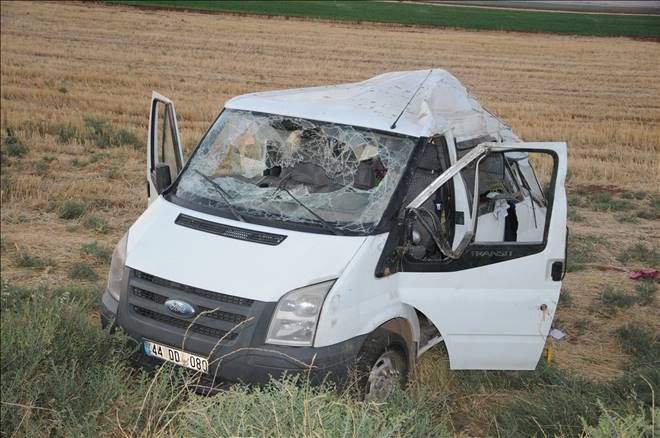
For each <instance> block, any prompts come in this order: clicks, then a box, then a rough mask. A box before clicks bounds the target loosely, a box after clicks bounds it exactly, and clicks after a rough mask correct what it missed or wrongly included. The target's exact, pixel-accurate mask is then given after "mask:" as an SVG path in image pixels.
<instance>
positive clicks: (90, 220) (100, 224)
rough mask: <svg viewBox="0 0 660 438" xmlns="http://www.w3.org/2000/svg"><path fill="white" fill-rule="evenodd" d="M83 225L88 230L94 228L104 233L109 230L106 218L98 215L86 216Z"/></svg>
mask: <svg viewBox="0 0 660 438" xmlns="http://www.w3.org/2000/svg"><path fill="white" fill-rule="evenodd" d="M83 226H84V227H85V228H87V229H88V230H93V231H96V232H98V233H102V234H105V233H107V232H108V223H107V222H106V221H105V219H103V218H101V217H98V216H88V217H86V218H85V220H84V221H83Z"/></svg>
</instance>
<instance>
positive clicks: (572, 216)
mask: <svg viewBox="0 0 660 438" xmlns="http://www.w3.org/2000/svg"><path fill="white" fill-rule="evenodd" d="M568 219H569V220H570V221H572V222H584V221H585V220H586V218H585V217H584V216H582V215H581V214H580V212H578V211H577V210H576V209H574V208H571V209H569V210H568Z"/></svg>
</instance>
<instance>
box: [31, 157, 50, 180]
mask: <svg viewBox="0 0 660 438" xmlns="http://www.w3.org/2000/svg"><path fill="white" fill-rule="evenodd" d="M47 172H48V163H47V162H46V161H45V160H44V159H41V160H38V161H35V162H34V174H35V175H37V176H44V175H45V174H46V173H47Z"/></svg>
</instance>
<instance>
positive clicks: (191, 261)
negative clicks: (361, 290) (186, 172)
mask: <svg viewBox="0 0 660 438" xmlns="http://www.w3.org/2000/svg"><path fill="white" fill-rule="evenodd" d="M180 214H184V215H187V216H191V217H193V218H197V219H202V220H205V221H210V222H213V223H217V224H224V225H228V226H232V227H237V228H242V229H245V230H255V231H261V232H264V233H271V234H277V235H281V236H286V238H285V239H284V240H283V241H282V242H281V243H279V244H277V245H269V244H265V243H256V242H251V241H246V240H241V239H237V238H229V237H225V236H221V235H216V234H211V233H209V232H206V231H200V230H198V229H193V228H189V227H186V226H182V225H178V224H176V223H175V220H176V219H177V217H179V215H180ZM366 239H367V238H366V237H364V236H331V235H324V234H314V233H304V232H299V231H292V230H284V229H278V228H271V227H264V226H260V225H255V224H250V223H244V222H238V221H233V220H230V219H225V218H221V217H217V216H212V215H208V214H204V213H201V212H198V211H195V210H190V209H186V208H183V207H180V206H178V205H175V204H172V203H170V202H168V201H167V200H165V199H163V197H159V198H158V199H157V200H155V201H154V202H153V203H152V204H151V206H149V208H148V209H147V210H146V211H145V212H144V213H143V214H142V216H140V218H139V219H138V220H137V221H136V222H135V223H134V224H133V225H132V226H131V228H130V231H129V235H128V246H127V259H126V265H127V266H128V267H130V268H133V269H137V270H139V271H142V272H146V273H148V274H151V275H155V276H157V277H161V278H164V279H167V280H170V281H174V282H177V283H181V284H186V285H189V286H193V287H197V288H200V289H206V290H209V291H213V292H219V293H223V294H227V295H234V296H238V297H244V298H250V299H253V300H259V301H277V300H279V299H280V297H282V295H284V294H285V293H287V292H289V291H291V290H293V289H297V288H300V287H303V286H306V285H309V284H314V283H318V282H321V281H325V280H331V279H335V278H338V277H339V276H340V275H341V273H342V272H343V270H344V269H345V268H346V266H347V265H348V263H349V262H350V261H351V259H352V258H353V256H354V255H355V253H356V252H357V251H358V249H359V248H360V246H361V245H362V244H363V243H364V241H365V240H366Z"/></svg>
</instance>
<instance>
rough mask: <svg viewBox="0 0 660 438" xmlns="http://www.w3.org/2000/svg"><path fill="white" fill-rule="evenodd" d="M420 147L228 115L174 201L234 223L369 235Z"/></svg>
mask: <svg viewBox="0 0 660 438" xmlns="http://www.w3.org/2000/svg"><path fill="white" fill-rule="evenodd" d="M414 145H415V139H414V138H410V137H401V136H397V135H389V134H386V133H382V132H375V131H372V130H369V129H365V128H358V127H353V126H347V125H337V124H333V123H325V122H316V121H310V120H305V119H298V118H292V117H286V116H279V115H272V114H260V113H252V112H249V111H239V110H225V111H224V112H223V113H222V114H221V116H220V117H219V118H218V120H217V121H216V122H215V123H214V124H213V126H212V127H211V129H210V130H209V132H208V134H207V135H206V137H205V138H204V140H203V141H202V143H201V144H200V146H199V148H198V149H197V151H196V152H195V154H194V155H193V156H192V158H191V159H190V163H189V164H188V166H187V167H186V169H185V170H184V172H183V174H182V175H181V177H180V179H179V181H178V183H177V185H176V187H175V188H174V189H173V193H174V195H175V196H176V197H178V198H180V199H183V200H185V201H188V203H190V204H192V205H198V206H202V207H206V208H211V209H214V210H216V209H217V210H221V211H223V212H224V213H225V215H228V216H230V217H232V218H235V219H239V220H245V221H247V222H250V219H251V218H263V219H270V220H275V221H282V222H287V223H297V224H304V225H311V226H318V228H319V230H322V229H325V231H329V232H334V233H336V234H340V232H350V233H359V234H369V233H371V232H372V231H373V229H374V228H375V227H376V225H377V224H378V222H379V221H380V219H381V217H382V215H383V212H384V211H385V208H386V207H387V205H388V203H389V200H390V198H391V196H392V193H393V192H394V189H395V188H396V186H397V184H398V183H399V180H400V179H401V175H402V174H403V171H404V169H405V167H406V163H407V161H408V157H409V156H410V154H411V152H412V150H413V147H414Z"/></svg>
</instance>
